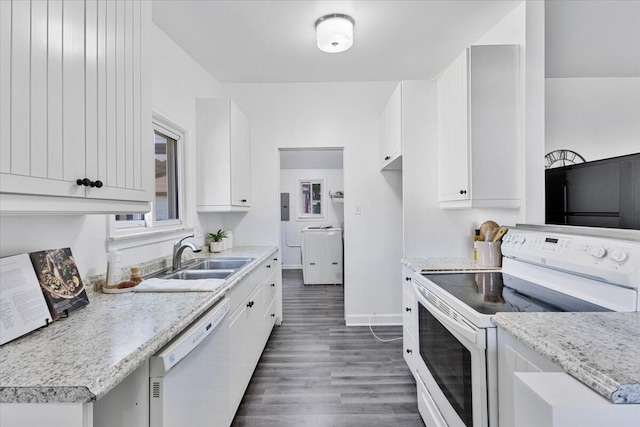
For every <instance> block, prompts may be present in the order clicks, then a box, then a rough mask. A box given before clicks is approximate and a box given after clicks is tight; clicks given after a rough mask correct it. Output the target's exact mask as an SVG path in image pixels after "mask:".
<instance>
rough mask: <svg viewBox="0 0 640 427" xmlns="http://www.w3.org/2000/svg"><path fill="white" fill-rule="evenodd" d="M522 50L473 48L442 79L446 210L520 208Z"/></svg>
mask: <svg viewBox="0 0 640 427" xmlns="http://www.w3.org/2000/svg"><path fill="white" fill-rule="evenodd" d="M519 85H520V83H519V47H518V46H517V45H489V46H471V47H470V48H468V49H466V50H465V51H464V52H463V53H462V55H460V56H459V57H458V58H457V59H456V60H455V61H454V62H453V63H452V64H451V65H450V66H449V67H448V68H447V69H446V70H445V72H444V73H443V74H442V75H441V77H440V78H439V79H438V165H439V168H438V190H439V200H440V203H441V206H442V207H445V208H517V207H519V206H520V185H521V182H520V180H519V179H518V177H519V176H521V173H520V168H519V165H518V158H519V156H518V153H519V151H520V150H521V147H520V145H521V137H520V124H519V117H520V111H519Z"/></svg>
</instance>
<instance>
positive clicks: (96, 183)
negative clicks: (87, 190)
mask: <svg viewBox="0 0 640 427" xmlns="http://www.w3.org/2000/svg"><path fill="white" fill-rule="evenodd" d="M90 185H91V187H96V188H102V181H100V180H97V181H91V184H90Z"/></svg>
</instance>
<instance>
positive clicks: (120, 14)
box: [86, 0, 154, 201]
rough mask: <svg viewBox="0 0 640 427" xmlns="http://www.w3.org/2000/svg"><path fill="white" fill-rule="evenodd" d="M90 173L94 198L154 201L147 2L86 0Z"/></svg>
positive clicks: (148, 9)
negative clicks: (99, 185)
mask: <svg viewBox="0 0 640 427" xmlns="http://www.w3.org/2000/svg"><path fill="white" fill-rule="evenodd" d="M86 15H87V18H86V22H87V47H86V87H87V92H86V117H87V121H86V142H87V156H86V176H87V177H88V178H89V179H90V180H92V181H95V180H99V181H100V182H102V183H103V186H102V187H101V188H95V187H89V188H88V190H87V196H88V197H91V198H96V199H112V200H131V201H150V200H152V197H153V190H154V189H153V184H154V183H153V176H154V170H153V169H154V165H153V158H154V150H153V147H154V143H153V133H152V129H151V121H152V118H151V108H150V101H149V87H148V86H149V84H150V82H149V78H148V77H147V76H148V63H149V60H150V56H149V55H148V54H147V52H148V48H147V46H148V42H147V40H148V37H149V30H150V29H149V26H148V22H149V21H150V20H151V11H150V8H149V2H140V1H129V2H111V1H105V0H87V2H86Z"/></svg>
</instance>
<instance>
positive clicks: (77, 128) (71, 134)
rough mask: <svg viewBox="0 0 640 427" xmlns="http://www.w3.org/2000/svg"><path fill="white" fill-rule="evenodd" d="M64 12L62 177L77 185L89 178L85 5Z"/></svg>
mask: <svg viewBox="0 0 640 427" xmlns="http://www.w3.org/2000/svg"><path fill="white" fill-rule="evenodd" d="M62 12H63V13H62V19H63V21H62V67H63V68H62V69H63V73H62V85H63V88H64V92H63V99H62V109H63V111H62V125H63V127H62V135H63V139H62V142H63V144H64V145H63V153H62V156H63V157H62V165H63V166H62V168H63V171H62V178H63V180H65V181H69V182H71V183H73V184H74V185H75V181H76V180H77V179H79V178H80V179H82V178H84V177H85V176H86V174H85V166H84V159H85V140H84V139H85V120H84V111H85V102H84V95H85V94H84V83H85V79H84V2H64V4H63V10H62ZM79 159H82V160H81V161H79Z"/></svg>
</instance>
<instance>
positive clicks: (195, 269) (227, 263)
mask: <svg viewBox="0 0 640 427" xmlns="http://www.w3.org/2000/svg"><path fill="white" fill-rule="evenodd" d="M254 259H255V258H240V257H220V258H204V259H195V260H191V261H190V262H189V263H188V264H187V263H185V264H186V265H185V267H184V268H183V269H181V270H178V271H174V272H171V269H168V270H163V271H160V272H158V273H155V274H153V275H151V276H149V277H155V278H159V279H181V280H197V279H226V278H227V277H229V276H231V275H232V274H235V273H236V272H237V271H238V270H240V269H241V268H242V267H243V266H245V265H247V264H248V263H250V262H251V261H253V260H254Z"/></svg>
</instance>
